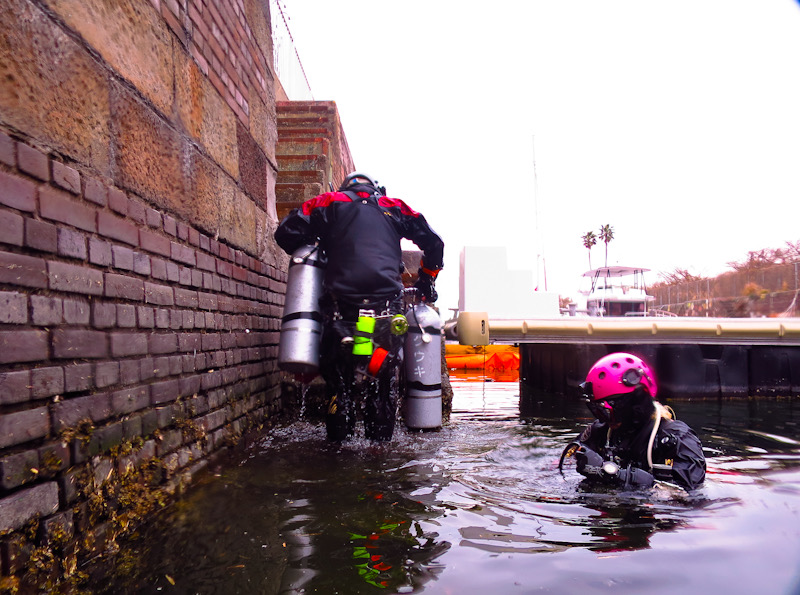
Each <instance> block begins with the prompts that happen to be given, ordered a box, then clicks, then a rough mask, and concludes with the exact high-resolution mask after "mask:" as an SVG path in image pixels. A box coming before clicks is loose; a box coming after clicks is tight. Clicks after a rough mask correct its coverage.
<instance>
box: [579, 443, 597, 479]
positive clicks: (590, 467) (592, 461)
mask: <svg viewBox="0 0 800 595" xmlns="http://www.w3.org/2000/svg"><path fill="white" fill-rule="evenodd" d="M575 466H576V467H575V468H576V469H577V470H578V473H580V474H581V475H585V476H586V477H589V476H590V475H594V476H597V477H602V469H601V468H602V466H603V457H601V456H600V455H599V454H598V453H596V452H595V451H593V450H592V449H591V448H589V447H588V446H584V445H583V444H581V446H580V448H578V450H576V451H575Z"/></svg>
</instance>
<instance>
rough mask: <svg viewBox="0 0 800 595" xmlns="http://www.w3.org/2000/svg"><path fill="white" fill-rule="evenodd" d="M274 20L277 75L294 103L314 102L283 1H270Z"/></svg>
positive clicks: (273, 59) (273, 42) (274, 58)
mask: <svg viewBox="0 0 800 595" xmlns="http://www.w3.org/2000/svg"><path fill="white" fill-rule="evenodd" d="M269 14H270V18H271V19H272V63H273V64H274V66H275V74H276V75H277V77H278V79H279V80H280V82H281V85H282V86H283V90H284V91H286V95H287V96H288V97H289V99H291V100H292V101H314V94H313V93H312V91H311V85H310V84H309V82H308V77H307V76H306V72H305V70H304V69H303V63H302V62H301V60H300V53H299V52H298V50H297V46H296V45H295V43H294V38H293V37H292V32H291V31H290V30H289V23H290V22H291V19H290V16H289V14H288V13H287V10H286V2H284V1H283V0H269Z"/></svg>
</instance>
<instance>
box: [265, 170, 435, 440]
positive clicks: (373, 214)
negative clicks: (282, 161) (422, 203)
mask: <svg viewBox="0 0 800 595" xmlns="http://www.w3.org/2000/svg"><path fill="white" fill-rule="evenodd" d="M403 238H406V239H409V240H411V241H412V242H414V243H415V244H416V245H417V246H419V248H421V249H422V262H421V263H420V267H419V270H418V280H417V282H416V283H415V285H414V287H415V288H416V290H417V294H418V296H419V297H420V298H421V299H422V300H423V301H426V302H427V303H429V304H432V303H433V302H435V301H436V299H437V297H438V296H437V293H436V289H435V288H434V282H435V280H436V276H437V274H438V273H439V270H440V269H441V268H442V256H443V251H444V243H443V242H442V239H441V238H440V237H439V236H438V235H437V234H436V232H434V231H433V229H432V228H431V227H430V225H428V223H427V221H426V220H425V217H423V216H422V215H421V214H420V213H418V212H416V211H414V210H413V209H411V208H410V207H409V206H408V205H406V204H405V203H404V202H403V201H402V200H399V199H396V198H389V197H387V196H386V189H385V188H384V187H383V186H380V185H378V182H377V180H374V179H372V178H370V177H369V176H367V175H365V174H363V173H358V172H354V173H351V174H350V175H348V176H347V177H346V178H345V180H344V182H342V185H341V187H340V188H339V191H338V192H326V193H324V194H321V195H319V196H317V197H315V198H312V199H309V200H307V201H305V202H304V203H303V204H302V205H300V207H298V208H296V209H293V210H292V211H291V212H290V213H289V214H288V215H286V217H284V219H283V220H282V221H281V222H280V225H279V226H278V229H277V230H276V231H275V240H276V241H277V242H278V245H279V246H280V247H281V248H282V249H283V250H284V251H286V252H287V253H288V254H292V253H293V252H294V251H295V250H297V249H298V248H299V247H301V246H303V245H309V244H310V245H318V246H319V247H320V249H321V250H322V253H323V258H324V260H325V262H326V266H325V280H324V294H323V296H322V298H321V299H320V304H319V306H320V310H321V316H322V326H323V330H322V344H321V349H320V355H321V358H320V359H321V366H320V372H321V373H322V377H323V378H324V379H325V384H326V388H327V398H328V412H327V415H326V419H325V421H326V427H327V434H328V438H329V439H330V440H334V441H340V440H344V439H346V438H348V437H349V436H351V435H353V433H354V430H355V424H356V408H357V402H356V401H357V399H358V400H360V398H361V397H362V396H364V395H366V399H365V402H364V428H365V435H366V437H367V438H369V439H371V440H377V441H386V440H390V439H391V438H392V433H393V431H394V424H395V416H396V410H397V398H398V392H399V386H398V369H399V366H400V364H401V363H402V346H403V339H402V337H400V336H398V335H396V334H394V333H393V332H392V330H391V320H392V318H393V316H395V315H397V314H400V313H401V311H402V306H403V294H402V292H403V281H402V277H401V272H402V271H403V254H402V248H401V240H402V239H403ZM373 343H374V344H375V346H376V348H375V350H374V351H373V349H372V347H371V345H372V344H373ZM364 345H367V346H368V348H367V349H366V350H365V352H364V353H361V351H360V348H361V347H363V346H364Z"/></svg>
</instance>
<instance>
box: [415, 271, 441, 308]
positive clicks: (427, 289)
mask: <svg viewBox="0 0 800 595" xmlns="http://www.w3.org/2000/svg"><path fill="white" fill-rule="evenodd" d="M417 274H418V275H419V279H417V282H416V283H414V287H415V288H416V290H417V291H418V292H419V295H420V296H422V299H423V300H424V301H426V302H431V303H433V302H435V301H436V300H437V299H439V294H438V293H436V289H435V288H434V287H433V283H434V279H433V277H431V276H430V275H429V274H428V273H426V272H425V271H423V270H422V269H419V271H418V272H417Z"/></svg>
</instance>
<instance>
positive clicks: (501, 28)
mask: <svg viewBox="0 0 800 595" xmlns="http://www.w3.org/2000/svg"><path fill="white" fill-rule="evenodd" d="M280 3H281V6H282V7H283V8H284V13H285V14H286V16H287V17H288V19H289V21H288V23H289V28H290V30H291V33H292V35H293V38H294V41H295V43H296V45H297V49H298V52H299V55H300V59H301V60H302V63H303V66H304V69H305V72H306V75H307V77H308V80H309V82H310V85H311V89H312V91H313V94H314V99H316V100H318V101H319V100H333V101H335V102H336V104H337V106H338V109H339V114H340V116H341V118H342V123H343V126H344V130H345V134H346V135H347V139H348V143H349V145H350V150H351V153H352V155H353V159H354V161H355V164H356V167H357V168H358V170H360V171H364V172H366V173H368V174H370V175H372V176H373V177H375V178H377V179H378V180H379V181H380V182H381V183H382V184H385V185H386V187H387V191H388V194H389V196H392V197H395V198H401V199H403V200H405V201H406V202H407V203H408V204H409V206H411V207H412V208H414V209H416V210H418V211H421V212H422V213H423V214H424V215H425V217H426V218H427V219H428V221H429V222H430V224H431V225H432V227H433V228H434V229H435V230H436V231H437V232H438V233H439V234H440V235H441V236H442V238H443V239H444V242H445V270H444V271H443V272H442V273H441V275H440V277H439V281H438V283H437V289H438V290H439V295H440V300H439V302H438V305H439V306H440V308H441V309H442V311H443V312H446V309H447V308H451V307H455V306H457V303H458V259H459V254H460V252H461V248H462V247H463V246H464V245H471V246H506V247H507V248H508V252H509V265H510V267H511V268H514V269H529V270H533V271H535V272H534V277H535V279H536V278H538V279H539V283H540V287H541V288H543V286H544V273H543V271H542V270H541V269H539V270H538V271H537V265H536V263H537V254H542V255H543V256H544V262H545V264H546V276H547V289H548V290H550V291H556V292H558V293H560V294H562V295H575V294H576V291H575V290H576V289H577V287H578V286H579V283H580V276H581V275H582V274H583V273H584V272H585V271H586V270H587V269H588V268H589V261H588V251H587V250H586V249H585V248H584V247H583V244H582V241H581V236H582V235H583V234H584V233H586V232H587V231H590V230H591V231H594V232H595V233H598V230H599V227H600V226H601V225H603V224H611V225H612V226H613V228H614V233H615V238H614V240H613V241H612V242H611V243H610V244H609V245H608V263H609V264H622V265H628V266H643V267H646V268H650V269H652V271H653V272H651V273H650V277H649V282H650V283H651V284H652V283H654V282H655V281H656V280H657V279H658V275H657V274H658V273H659V272H662V271H663V272H670V271H673V270H674V269H675V268H682V269H683V268H685V269H688V270H689V271H690V272H692V273H694V274H698V275H708V276H711V275H716V274H719V273H721V272H723V271H725V270H727V269H728V267H727V263H728V262H730V261H739V260H743V259H745V258H746V256H747V252H748V251H749V250H757V249H761V248H778V247H782V246H783V245H784V243H785V242H786V241H793V242H795V241H798V240H800V68H798V63H800V4H798V2H797V1H796V0H674V1H672V2H663V1H659V2H656V1H654V0H628V1H622V0H606V1H603V2H600V1H598V0H523V1H520V0H494V1H493V2H474V1H470V0H461V1H456V0H439V1H437V0H424V1H416V0H406V1H405V2H388V1H381V0H338V1H336V2H332V1H331V0H280ZM534 148H535V163H536V167H535V173H536V180H537V183H536V184H534V167H533V163H534ZM537 211H538V224H537ZM603 253H604V246H603V244H599V245H598V246H596V247H595V248H594V249H593V250H592V266H595V267H596V266H602V265H603V261H604V254H603Z"/></svg>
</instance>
